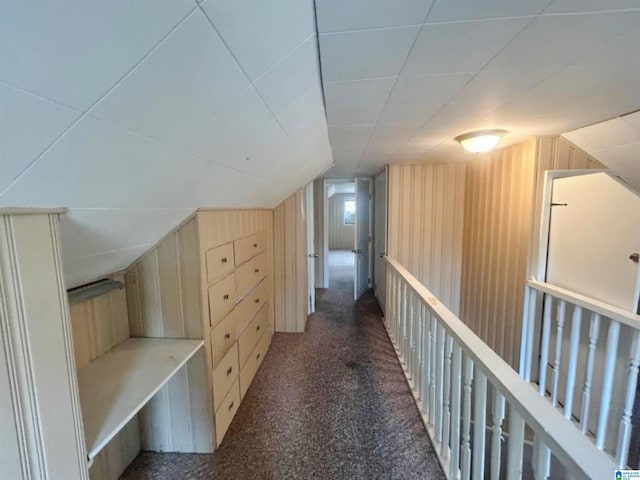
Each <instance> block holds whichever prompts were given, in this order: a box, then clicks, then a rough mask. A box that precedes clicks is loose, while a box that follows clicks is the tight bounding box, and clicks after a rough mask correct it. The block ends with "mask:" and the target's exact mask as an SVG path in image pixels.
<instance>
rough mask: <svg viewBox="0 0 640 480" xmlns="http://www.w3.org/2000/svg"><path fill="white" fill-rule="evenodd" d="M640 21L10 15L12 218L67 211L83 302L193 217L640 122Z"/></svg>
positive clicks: (509, 1) (7, 127)
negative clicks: (495, 144) (470, 136)
mask: <svg viewBox="0 0 640 480" xmlns="http://www.w3.org/2000/svg"><path fill="white" fill-rule="evenodd" d="M639 24H640V0H607V1H604V0H482V1H477V0H474V1H471V0H315V1H314V0H235V1H232V0H204V1H202V2H199V1H196V0H137V1H124V0H116V1H106V0H96V1H91V2H81V1H78V0H62V1H59V2H20V1H15V0H0V206H38V207H46V206H55V207H60V206H64V207H69V208H70V212H69V214H67V215H65V216H64V218H63V222H62V236H63V249H64V251H63V255H64V267H65V277H66V280H67V284H68V286H75V285H78V284H81V283H83V282H86V281H89V280H93V279H96V278H98V277H100V276H103V275H105V274H109V273H112V272H115V271H118V270H121V269H123V268H125V267H127V266H128V265H129V264H130V263H131V262H132V261H133V260H135V259H136V258H137V257H138V256H140V255H141V254H142V253H143V252H145V251H146V250H148V249H149V248H150V247H151V246H152V245H153V244H155V242H157V241H158V240H159V239H160V238H162V237H163V236H164V235H165V234H166V233H168V232H169V231H170V230H171V229H172V228H174V227H176V226H177V225H178V224H179V223H180V222H181V221H182V220H184V219H185V218H186V217H187V216H188V215H189V214H190V213H191V212H193V211H194V209H196V208H198V207H218V208H225V207H273V206H275V205H277V204H278V203H279V202H280V201H281V200H283V199H284V198H285V197H286V196H287V195H288V194H289V193H291V192H292V191H294V190H295V189H297V188H299V187H301V186H303V185H304V184H305V183H307V182H308V181H310V180H312V179H313V178H315V177H316V176H318V175H320V174H324V175H325V176H327V177H334V178H349V177H351V178H352V177H353V176H354V175H357V174H370V173H373V172H375V171H377V170H378V169H379V168H380V167H382V166H383V165H384V164H386V163H398V162H443V161H444V162H457V161H464V160H467V159H469V158H473V157H471V156H469V155H468V154H465V153H464V152H463V151H462V150H461V149H460V147H459V145H457V144H455V142H454V141H453V140H452V139H453V137H455V136H456V135H458V134H460V133H463V132H465V131H468V130H477V129H483V128H502V129H507V130H509V132H510V133H509V135H507V137H506V138H505V142H506V144H510V143H516V142H518V141H520V140H522V139H524V138H527V137H529V136H532V135H545V134H561V133H565V132H568V131H571V130H574V129H577V128H580V127H584V126H586V125H590V124H593V123H595V122H600V121H602V120H605V119H609V118H612V117H616V116H618V115H622V114H624V113H627V112H630V111H634V110H638V109H640V95H639V94H638V88H637V85H638V84H639V82H640V57H638V55H637V54H636V52H635V50H636V46H637V45H638V44H640V29H639V28H637V25H639ZM316 31H317V32H319V33H316ZM318 47H319V48H318ZM325 106H326V110H325ZM596 156H597V155H596ZM334 163H335V164H334ZM332 165H333V166H332ZM330 167H331V168H330ZM329 168H330V169H329ZM328 169H329V170H328ZM327 170H328V171H327Z"/></svg>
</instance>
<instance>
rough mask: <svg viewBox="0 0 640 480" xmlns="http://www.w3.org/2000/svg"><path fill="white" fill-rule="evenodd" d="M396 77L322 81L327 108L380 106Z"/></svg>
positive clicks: (384, 101) (385, 99) (383, 102)
mask: <svg viewBox="0 0 640 480" xmlns="http://www.w3.org/2000/svg"><path fill="white" fill-rule="evenodd" d="M395 81H396V77H387V78H373V79H370V80H360V81H348V82H326V81H325V82H324V98H325V101H326V102H327V110H332V109H343V108H358V107H370V106H378V105H379V106H382V105H384V104H385V103H386V101H387V98H388V97H389V93H390V92H391V89H392V88H393V85H394V83H395Z"/></svg>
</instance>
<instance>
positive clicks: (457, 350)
mask: <svg viewBox="0 0 640 480" xmlns="http://www.w3.org/2000/svg"><path fill="white" fill-rule="evenodd" d="M387 264H388V266H389V268H387V296H386V298H387V304H386V312H385V326H386V329H387V332H388V333H389V337H390V338H391V340H392V342H393V344H394V346H395V348H396V353H397V355H398V358H399V360H400V362H401V364H402V366H403V369H404V372H405V375H406V377H407V380H408V382H409V385H410V386H411V389H412V392H413V395H414V399H415V401H416V404H417V406H418V408H419V410H420V412H421V414H422V419H423V422H424V424H425V426H426V428H427V430H428V432H429V435H430V437H431V440H432V442H433V445H434V447H435V450H436V452H437V454H438V456H439V458H440V461H441V463H442V465H443V468H444V470H445V474H446V475H447V478H450V479H454V478H455V479H457V478H461V479H463V480H467V479H474V480H478V479H484V478H491V479H498V478H507V479H509V480H517V479H520V478H522V472H523V468H529V466H528V465H525V464H524V461H523V458H524V451H525V447H526V448H529V445H531V442H530V441H529V440H528V439H527V438H526V437H532V440H533V444H532V450H533V460H532V462H531V465H530V466H531V468H532V469H533V472H534V477H535V479H536V480H542V479H546V478H548V477H549V474H550V470H549V466H550V458H551V457H555V458H556V459H557V461H558V462H559V463H560V464H561V465H562V466H563V467H564V470H565V472H564V473H565V474H566V475H567V476H568V477H570V478H593V479H603V478H614V477H613V476H614V470H615V467H616V465H615V463H614V461H613V459H612V458H611V457H610V456H609V455H608V454H607V453H605V452H604V451H602V450H600V449H598V448H597V447H596V446H595V445H594V443H593V442H591V441H590V440H589V439H588V438H587V437H586V436H585V435H583V434H582V433H581V432H580V430H579V429H577V428H575V426H574V425H573V424H572V423H571V422H567V421H566V420H565V419H564V418H563V416H562V413H561V412H559V411H558V410H557V409H556V408H554V407H553V406H552V405H551V404H550V402H548V401H547V400H546V399H545V398H543V397H542V396H540V395H538V394H536V393H535V391H534V390H532V389H531V385H530V384H529V383H528V382H527V381H525V380H524V379H523V378H521V377H520V376H519V375H518V373H517V372H515V371H514V370H513V369H512V368H511V367H510V366H509V365H508V364H507V363H506V362H505V361H504V360H502V359H501V358H500V357H499V356H498V355H497V354H496V353H495V352H494V351H493V350H492V349H491V348H490V347H489V346H488V345H486V344H485V343H484V342H483V341H482V340H481V339H480V338H479V337H478V336H477V335H475V334H474V333H473V332H472V331H471V330H470V329H469V328H468V327H467V326H466V325H465V324H464V323H463V322H462V321H461V320H460V319H459V318H457V317H456V316H455V315H454V314H453V313H452V312H451V311H450V310H449V309H448V308H446V307H445V306H444V305H443V304H442V303H441V302H440V301H439V300H438V299H437V298H436V297H435V296H434V295H433V294H432V293H431V292H430V291H429V290H428V289H427V288H426V287H425V286H424V285H422V284H421V283H420V282H419V281H418V280H417V279H416V278H415V277H413V275H411V274H410V273H409V272H408V271H407V270H406V269H405V268H404V267H403V266H402V265H400V264H399V263H398V262H397V261H395V260H394V259H392V258H387ZM527 427H528V429H527ZM504 438H508V440H507V441H506V443H507V448H506V464H505V462H503V459H504V455H503V453H504V452H505V448H504V446H503V442H504ZM487 454H488V459H487ZM487 460H488V461H487ZM503 464H504V465H503ZM486 473H488V474H486Z"/></svg>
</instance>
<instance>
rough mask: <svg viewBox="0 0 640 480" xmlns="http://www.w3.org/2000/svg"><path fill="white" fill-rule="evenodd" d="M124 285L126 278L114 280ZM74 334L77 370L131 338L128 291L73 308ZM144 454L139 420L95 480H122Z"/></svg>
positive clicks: (98, 460)
mask: <svg viewBox="0 0 640 480" xmlns="http://www.w3.org/2000/svg"><path fill="white" fill-rule="evenodd" d="M113 278H114V280H119V281H122V282H124V276H123V275H117V276H114V277H113ZM70 313H71V330H72V332H73V346H74V353H75V359H76V368H78V369H80V368H82V367H83V366H84V365H86V364H88V363H89V362H91V361H93V360H95V359H97V358H98V357H101V356H102V355H104V354H105V353H106V352H107V351H108V350H110V349H111V348H113V347H115V346H116V345H118V344H119V343H121V342H123V341H125V340H126V339H127V338H129V321H128V315H127V297H126V291H125V289H124V288H121V289H116V290H111V291H110V292H108V293H105V294H104V295H100V296H98V297H95V298H92V299H90V300H85V301H84V302H80V303H76V304H73V305H71V306H70ZM138 452H140V430H139V428H138V416H137V415H136V416H134V417H133V418H132V419H131V420H130V421H129V422H128V423H127V425H126V426H125V427H124V428H123V429H122V430H121V431H120V432H118V434H117V435H116V436H115V437H113V439H112V440H111V441H110V442H109V443H108V444H107V445H106V446H105V447H104V448H103V449H102V451H101V452H100V453H99V454H98V455H97V456H96V457H95V458H94V459H93V463H92V464H91V468H90V469H89V476H90V478H91V480H113V479H116V478H119V477H120V475H122V472H124V470H125V468H127V465H129V464H130V463H131V462H132V461H133V459H134V458H135V457H136V455H138Z"/></svg>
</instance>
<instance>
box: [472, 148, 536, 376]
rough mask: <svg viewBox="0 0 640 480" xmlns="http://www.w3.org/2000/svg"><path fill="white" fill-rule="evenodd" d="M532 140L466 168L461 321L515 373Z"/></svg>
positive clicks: (533, 153)
mask: <svg viewBox="0 0 640 480" xmlns="http://www.w3.org/2000/svg"><path fill="white" fill-rule="evenodd" d="M535 156H536V141H535V140H533V139H532V140H529V141H527V142H524V143H521V144H519V145H515V146H512V147H508V148H503V149H500V150H497V151H496V152H492V153H490V154H485V155H482V156H480V157H479V158H478V159H477V160H474V161H473V162H470V163H468V164H467V177H466V202H465V231H464V246H463V250H464V259H463V267H462V279H463V281H462V308H461V319H462V320H463V321H465V322H466V323H467V324H468V325H469V326H470V327H471V328H472V329H473V330H474V332H476V334H478V336H480V338H482V339H483V340H484V341H485V342H486V343H487V344H488V345H489V346H491V348H493V349H494V350H495V351H496V352H497V353H498V354H500V355H501V356H502V357H503V358H504V359H505V360H506V361H507V362H508V363H509V364H510V365H511V366H513V367H514V368H517V365H518V360H519V344H520V332H521V325H522V306H523V300H524V284H525V280H526V276H527V259H528V253H529V240H530V238H531V216H532V211H533V210H532V201H533V191H534V176H535Z"/></svg>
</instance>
